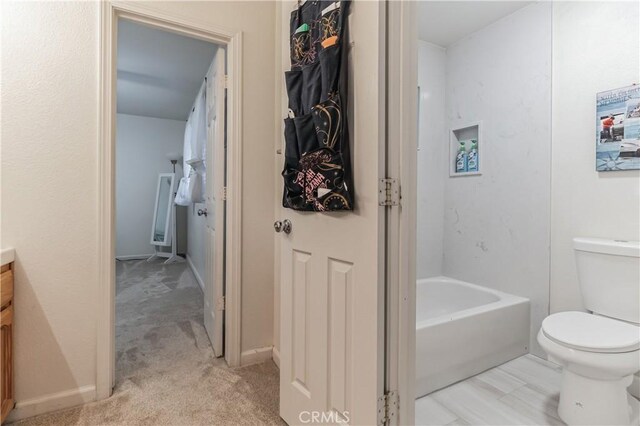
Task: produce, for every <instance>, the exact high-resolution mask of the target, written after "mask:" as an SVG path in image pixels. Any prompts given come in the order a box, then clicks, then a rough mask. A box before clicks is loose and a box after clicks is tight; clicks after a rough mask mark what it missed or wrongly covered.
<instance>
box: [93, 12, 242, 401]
mask: <svg viewBox="0 0 640 426" xmlns="http://www.w3.org/2000/svg"><path fill="white" fill-rule="evenodd" d="M102 23H103V31H102V34H101V36H102V40H101V41H102V52H103V61H102V76H101V81H102V101H103V102H102V113H101V121H102V126H101V131H102V141H103V144H102V151H101V172H100V178H101V182H100V201H101V209H100V211H101V220H100V234H101V236H102V240H101V245H100V249H101V272H102V274H101V277H102V282H101V290H100V299H99V300H100V303H99V305H98V306H99V308H100V314H101V315H100V316H101V321H100V322H99V327H98V330H99V332H98V342H97V343H98V359H97V364H98V384H97V394H98V398H100V399H102V398H106V397H108V396H109V395H110V394H111V392H112V389H113V386H114V385H115V384H116V346H117V345H116V341H117V339H116V327H115V325H116V322H117V321H118V317H117V316H116V309H115V304H116V299H117V297H116V267H115V264H114V259H115V258H116V256H117V254H118V251H119V250H121V247H119V246H118V244H117V243H119V242H120V241H119V239H117V238H116V234H120V235H128V233H127V232H117V231H119V230H118V229H117V223H118V221H117V220H116V212H117V209H119V208H120V206H118V204H119V203H120V202H119V201H118V200H117V197H116V194H117V188H118V184H117V180H116V176H117V174H116V173H117V172H118V171H119V169H120V165H119V164H118V167H117V168H116V162H117V158H118V157H119V156H118V154H119V153H118V149H117V138H116V136H117V137H118V138H119V137H120V136H122V135H123V134H124V133H126V132H122V131H121V129H120V124H121V123H118V131H117V132H116V121H117V119H118V118H119V117H118V116H117V115H116V111H117V110H116V105H117V106H118V110H119V109H120V107H121V106H122V105H120V100H121V99H123V98H125V100H126V97H125V96H124V95H122V92H121V90H120V87H118V90H117V96H116V87H117V86H118V85H117V84H116V82H117V81H118V80H120V78H121V77H123V78H124V79H125V80H128V83H130V84H131V83H133V84H134V85H135V84H138V85H143V86H144V85H146V86H147V87H146V89H147V93H149V86H153V85H154V84H155V85H159V86H165V87H164V88H165V92H166V91H169V92H170V91H172V90H171V89H173V92H176V91H180V90H179V89H184V88H185V87H186V86H184V87H183V86H180V87H177V86H174V87H169V90H166V89H167V87H166V86H171V84H172V83H173V84H174V85H175V84H179V83H176V82H175V81H173V80H172V79H171V78H168V79H167V78H166V76H165V77H164V78H165V81H163V77H162V76H153V75H152V76H151V77H149V76H145V75H144V73H136V72H135V71H127V70H123V69H120V68H118V60H117V59H120V58H119V53H120V52H119V50H118V49H119V47H118V42H119V41H120V40H119V38H118V32H122V33H123V34H126V31H128V30H131V26H132V25H136V26H137V27H138V28H135V29H134V30H135V31H143V32H146V34H147V35H148V34H149V32H154V31H155V32H159V33H163V34H164V36H165V37H169V38H171V37H173V38H174V39H176V38H180V39H185V41H192V42H193V46H201V47H202V46H205V45H209V46H212V47H214V46H216V47H215V49H214V52H213V53H212V61H210V62H209V63H210V64H211V66H209V64H206V65H207V66H206V67H205V68H204V72H203V75H202V81H201V86H200V87H198V88H197V89H198V91H197V95H195V96H194V99H193V106H192V107H191V112H189V106H188V107H187V112H188V113H189V114H193V113H194V108H195V106H197V104H198V100H199V99H200V101H201V103H202V105H201V110H202V111H201V112H202V114H203V117H206V119H205V120H206V124H205V127H204V133H205V135H204V137H203V140H205V141H206V142H205V143H204V146H203V147H202V149H203V154H204V153H206V155H201V156H200V158H199V160H200V164H198V162H194V161H185V162H182V160H183V159H184V157H187V156H188V155H187V156H185V155H184V150H183V149H182V147H183V145H182V141H183V140H184V137H181V138H179V139H180V140H179V141H178V142H179V144H178V146H177V149H176V150H171V151H168V152H162V154H161V155H163V156H164V157H165V163H166V166H165V167H166V169H164V170H162V171H163V172H167V173H166V174H163V175H158V174H156V176H155V178H157V179H158V182H160V183H159V184H158V186H157V188H162V187H163V184H164V183H166V184H167V185H169V186H170V187H171V190H170V192H171V193H172V194H171V195H170V197H168V198H169V199H172V200H174V199H175V198H174V197H175V194H176V193H178V192H180V193H184V190H185V189H186V190H188V191H191V190H193V189H194V187H192V186H186V187H185V188H180V181H179V179H178V178H181V177H182V176H180V175H181V174H183V173H182V172H183V171H186V172H188V173H189V174H192V173H193V172H194V171H197V170H206V169H207V168H208V169H209V170H210V171H211V170H213V173H210V174H209V176H206V175H205V176H202V180H201V181H200V183H201V188H200V189H201V192H202V194H201V196H200V197H199V198H198V199H197V202H198V204H196V203H194V202H190V203H187V204H188V205H187V206H186V207H185V208H184V209H183V210H186V211H183V212H180V211H179V209H178V208H175V209H173V211H175V213H172V211H171V209H172V207H170V208H169V210H168V213H167V215H166V216H165V215H163V214H158V213H157V212H159V211H161V210H162V209H160V208H159V207H158V206H157V204H158V203H159V202H160V201H163V200H164V199H165V198H167V197H162V196H161V195H160V191H158V192H157V194H154V196H155V198H156V203H155V205H156V209H154V211H155V212H156V213H155V214H154V218H155V221H154V222H153V228H152V229H153V231H152V233H151V234H152V235H151V240H150V243H151V244H150V246H154V248H152V250H154V252H153V253H154V254H160V258H158V257H157V256H156V257H154V258H153V259H151V262H146V259H137V260H135V259H127V258H126V256H134V255H131V254H129V255H127V254H124V255H122V256H121V257H120V262H130V261H133V262H137V264H134V265H130V266H132V267H131V268H128V270H127V269H126V268H120V269H119V270H118V271H117V272H118V276H119V277H120V278H123V280H122V282H123V283H124V282H126V278H127V277H126V275H127V273H129V276H130V273H131V272H132V270H135V269H136V267H139V268H138V269H139V271H138V272H143V271H144V269H145V268H149V267H150V266H152V265H153V263H154V262H155V263H156V264H157V266H159V267H160V272H158V271H156V272H155V273H153V274H150V273H148V271H147V273H146V276H147V277H149V276H151V275H155V276H156V280H155V281H156V283H159V284H160V285H156V286H147V288H146V289H145V288H144V284H143V285H142V286H139V287H140V288H138V290H140V291H141V292H142V294H144V295H145V297H146V298H147V303H149V304H150V299H152V298H153V293H154V292H156V293H157V292H158V291H160V292H161V293H162V292H163V291H164V292H170V291H168V290H171V287H173V288H174V289H178V288H180V289H188V290H187V291H185V292H182V293H190V294H191V295H192V296H193V295H194V294H197V293H196V291H200V289H198V286H199V284H202V290H203V292H202V293H201V294H202V299H200V300H202V303H200V304H199V303H198V302H194V300H198V299H197V298H195V299H193V298H191V299H189V300H190V301H189V303H184V307H185V309H187V310H189V309H190V308H189V307H190V306H195V305H199V306H200V309H202V315H199V314H198V311H197V310H196V309H195V308H194V309H192V310H193V311H195V314H194V313H193V312H190V314H191V317H190V318H189V319H184V318H179V319H177V320H176V322H175V324H174V325H175V327H174V329H175V330H177V329H181V330H182V331H181V333H182V334H185V335H188V336H189V338H190V339H191V340H193V341H194V342H195V346H197V347H198V346H200V343H202V336H205V337H206V339H204V342H205V343H206V344H207V345H208V344H209V343H208V341H209V340H210V341H211V345H212V346H213V348H214V351H215V356H216V357H219V356H221V355H223V353H224V361H223V363H224V362H226V364H227V365H229V366H237V365H239V359H240V344H239V342H240V336H239V327H240V321H239V315H240V300H239V290H240V289H239V287H240V273H239V272H240V259H239V251H238V250H237V248H238V247H239V241H240V232H239V231H240V199H241V197H240V190H241V188H240V176H241V163H240V146H239V140H240V139H239V133H240V132H239V129H240V126H239V124H240V122H241V121H240V108H238V99H239V98H240V96H239V92H240V84H239V79H234V78H233V77H234V76H235V75H241V70H240V59H239V58H240V51H241V37H240V34H238V33H229V32H227V31H220V30H217V29H215V28H208V27H205V26H202V25H200V24H196V23H192V22H187V21H184V20H180V19H175V18H171V19H168V18H166V17H164V16H162V15H161V13H159V12H155V11H152V10H150V9H148V8H143V7H139V6H137V5H126V6H123V5H117V6H116V5H113V4H109V3H105V4H104V6H103V9H102ZM127 26H129V27H130V28H129V29H127ZM121 35H122V34H121ZM136 40H137V41H141V40H144V36H140V34H139V36H137V37H136ZM193 46H192V47H193ZM166 47H167V44H166V43H164V44H163V45H162V46H161V47H160V50H161V51H164V50H166ZM180 51H181V52H183V53H184V52H185V50H184V49H180ZM146 52H147V53H150V52H151V51H150V50H149V49H147V50H146ZM181 64H182V66H184V63H183V62H180V61H178V64H177V67H180V66H181ZM147 65H148V66H150V67H151V68H153V66H154V64H153V63H149V64H147ZM225 69H226V71H225ZM205 74H206V75H205ZM205 77H206V78H205ZM167 82H170V83H167ZM165 83H167V84H165ZM182 84H184V82H183V83H182ZM207 92H209V95H210V96H208V102H207V100H205V99H206V98H207V97H206V95H207ZM164 94H165V95H166V93H164ZM211 94H217V95H216V96H211ZM174 95H175V93H174ZM116 98H117V101H116ZM141 99H143V97H142V96H134V102H133V106H132V105H129V106H131V107H132V108H133V107H135V106H136V102H135V101H136V100H137V101H140V100H141ZM151 104H152V105H153V107H156V108H157V107H160V106H161V102H159V101H157V99H156V102H153V101H152V102H151ZM174 104H176V102H172V103H171V105H174ZM137 106H138V107H140V105H137ZM226 111H229V112H228V114H226V115H225V112H226ZM145 118H149V117H145ZM156 118H157V117H156ZM129 121H146V120H144V119H142V120H140V117H137V118H135V119H133V120H129ZM182 126H183V129H184V122H183V123H182ZM174 127H175V126H174ZM174 130H175V129H174ZM160 133H163V132H160ZM174 133H175V132H174ZM133 134H135V132H133ZM157 136H158V137H157V138H155V139H156V140H157V139H159V138H160V137H161V136H166V134H163V135H157ZM183 136H184V134H183ZM173 139H174V142H175V139H176V138H175V137H174V138H173ZM214 142H215V143H214ZM207 145H208V146H207ZM226 146H228V147H229V149H228V150H227V149H225V148H226ZM164 151H167V150H166V149H165V150H164ZM134 157H135V156H134ZM176 157H183V158H176ZM194 157H197V156H189V158H188V159H187V160H193V158H194ZM178 162H180V163H181V164H177V163H178ZM176 164H177V167H176ZM137 165H138V166H139V165H140V159H139V158H138V164H137ZM174 167H175V172H174ZM181 169H183V170H181ZM159 172H160V170H158V171H157V172H156V173H159ZM138 173H139V174H141V171H140V170H138ZM184 174H185V175H187V173H184ZM163 176H165V180H163ZM207 182H208V183H207ZM114 183H116V184H115V185H114ZM183 186H184V185H183ZM125 187H126V184H125ZM155 189H156V188H154V191H155ZM178 198H179V197H178ZM123 203H124V202H123ZM170 204H173V203H172V202H171V203H170ZM143 207H144V206H142V205H141V206H140V209H142V208H143ZM147 209H148V207H147ZM182 215H189V216H190V218H191V217H192V218H193V223H194V224H195V223H197V222H196V221H197V220H200V223H201V224H203V225H204V231H203V232H201V233H198V232H195V233H194V235H196V234H197V235H203V234H204V238H203V240H204V241H203V246H204V248H202V247H201V248H200V249H197V248H195V247H194V248H193V249H192V250H191V252H192V253H193V256H185V257H184V258H182V257H180V256H178V258H176V257H172V255H169V258H170V259H169V260H171V262H170V264H165V263H163V262H165V259H164V257H166V256H165V255H163V253H166V252H169V253H171V252H173V253H174V254H179V253H180V252H181V244H182V251H183V254H188V253H189V248H188V243H189V242H188V239H187V241H186V242H185V241H184V238H183V237H181V236H180V232H179V231H180V230H181V226H182V234H183V235H184V234H188V233H189V232H188V229H187V228H188V225H187V226H185V225H184V223H182V224H181V221H184V218H183V217H182ZM158 218H160V219H161V218H165V219H166V220H167V222H166V223H167V226H166V227H165V228H164V229H165V230H167V231H166V233H167V234H172V236H173V238H170V237H171V235H167V238H161V240H160V242H158V241H154V238H155V237H156V236H157V235H156V231H157V230H158V229H160V228H162V227H160V228H159V227H157V226H156V223H155V222H157V221H158V220H159V219H158ZM173 219H175V220H173ZM187 222H188V221H187ZM174 224H175V225H174ZM151 226H152V225H151V223H148V224H146V225H145V226H144V227H143V228H146V229H150V228H151ZM216 231H217V232H216ZM161 237H162V236H161ZM193 240H194V238H192V241H191V242H192V243H197V241H193ZM170 241H172V242H173V244H172V243H171V242H170ZM143 254H144V253H143ZM199 255H201V257H200V258H199V259H196V256H199ZM134 257H135V256H134ZM138 257H140V256H138ZM160 265H161V266H160ZM163 268H164V269H163ZM192 271H196V273H192ZM198 271H200V272H198ZM143 275H144V272H143ZM134 281H135V280H134ZM138 281H139V280H138ZM119 284H120V283H119ZM147 284H149V283H147ZM167 289H168V290H167ZM119 290H120V289H119ZM132 292H133V291H132ZM133 293H135V292H133ZM168 300H169V301H170V299H168ZM177 303H180V302H177ZM168 304H169V305H171V303H170V302H169V303H168ZM131 308H132V309H131V310H132V311H133V312H136V313H137V314H138V317H140V315H139V314H140V307H138V308H137V309H136V308H135V304H131ZM150 311H151V312H152V316H153V315H154V313H153V312H155V311H154V310H153V309H151V310H150ZM156 313H157V312H156ZM191 320H193V321H191ZM198 323H199V324H200V325H202V327H198V326H196V327H194V324H198ZM187 325H189V327H187ZM176 327H177V328H176ZM204 330H206V332H204ZM156 331H157V330H156ZM198 335H200V337H198ZM141 337H142V340H141V341H143V342H145V345H147V346H148V347H149V348H152V347H153V345H154V342H155V345H156V346H159V342H158V339H159V338H160V337H161V336H160V335H158V333H155V334H154V331H153V330H147V332H146V333H144V334H143V335H142V336H141ZM160 346H161V345H160ZM223 347H224V349H223ZM129 349H131V348H129ZM138 351H139V348H138ZM118 356H119V357H120V358H119V359H121V360H122V358H123V357H124V359H125V360H126V359H130V360H131V359H133V360H134V361H137V359H138V355H137V352H136V351H135V350H132V351H131V352H130V353H129V354H126V351H121V352H120V353H119V354H118ZM212 356H213V354H212ZM127 357H128V358H127ZM178 359H179V357H178ZM145 362H146V361H145Z"/></svg>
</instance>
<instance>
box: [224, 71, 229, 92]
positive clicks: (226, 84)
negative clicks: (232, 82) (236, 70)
mask: <svg viewBox="0 0 640 426" xmlns="http://www.w3.org/2000/svg"><path fill="white" fill-rule="evenodd" d="M224 88H225V89H228V88H229V76H228V75H227V74H225V75H224Z"/></svg>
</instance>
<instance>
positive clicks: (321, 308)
mask: <svg viewBox="0 0 640 426" xmlns="http://www.w3.org/2000/svg"><path fill="white" fill-rule="evenodd" d="M282 9H283V11H282V28H283V33H282V46H281V48H282V55H284V59H283V61H282V62H283V71H285V70H288V69H289V67H288V64H289V61H288V58H289V46H288V41H289V35H288V27H289V24H288V23H289V13H290V12H291V11H292V10H294V9H295V2H291V1H288V2H286V3H284V4H283V6H282ZM349 25H350V28H349V34H350V40H348V41H349V42H350V43H349V44H348V45H345V48H347V49H349V61H350V64H349V90H350V93H349V110H348V115H349V120H350V123H349V124H350V128H351V132H350V136H351V141H352V142H351V146H352V151H351V152H352V158H353V177H354V179H353V180H354V182H355V191H354V193H355V203H354V204H355V208H356V210H355V211H353V212H330V213H309V212H296V211H293V210H290V209H284V208H283V209H281V211H280V216H281V217H280V218H278V219H280V220H283V219H285V218H286V219H290V220H291V223H292V232H291V233H290V234H288V235H287V234H285V233H280V234H279V235H277V237H276V238H279V239H280V247H281V253H280V259H281V265H280V267H281V270H280V274H281V289H280V290H281V291H280V297H281V300H280V303H281V317H280V415H281V416H282V418H283V419H284V420H285V421H286V422H287V423H289V424H301V423H304V422H305V421H306V420H308V418H309V416H310V415H312V414H307V413H311V412H314V411H315V412H319V413H321V414H323V415H324V416H325V417H324V420H325V421H326V422H329V423H338V422H345V421H346V422H348V423H350V424H375V423H376V422H377V404H378V402H377V401H378V397H379V396H381V395H382V394H383V386H384V268H383V260H384V257H383V256H384V234H383V231H384V228H383V226H384V209H383V208H382V207H379V206H378V180H379V178H380V177H382V172H383V164H384V157H383V156H384V149H383V147H384V109H383V108H384V51H383V47H384V44H383V42H384V3H378V2H368V1H354V2H353V3H352V5H351V12H350V17H349ZM282 111H283V117H284V116H285V114H286V111H287V109H286V104H285V105H283V108H282ZM337 416H339V417H337Z"/></svg>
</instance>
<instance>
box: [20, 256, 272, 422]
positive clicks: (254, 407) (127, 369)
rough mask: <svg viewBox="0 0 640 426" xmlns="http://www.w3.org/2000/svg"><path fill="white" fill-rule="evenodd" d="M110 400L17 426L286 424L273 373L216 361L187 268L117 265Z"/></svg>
mask: <svg viewBox="0 0 640 426" xmlns="http://www.w3.org/2000/svg"><path fill="white" fill-rule="evenodd" d="M116 272H117V290H116V371H117V375H116V376H117V377H116V387H115V390H114V392H113V396H112V397H111V398H109V399H107V400H104V401H99V402H95V403H91V404H87V405H83V406H81V407H76V408H71V409H67V410H63V411H59V412H56V413H51V414H46V415H42V416H39V417H34V418H31V419H26V420H23V421H20V422H18V423H17V424H19V425H34V426H35V425H242V424H246V425H255V424H283V423H284V422H282V420H281V419H280V417H279V415H278V393H279V390H278V385H279V379H278V369H277V368H276V366H275V365H274V364H273V362H271V361H269V362H266V363H262V364H257V365H252V366H248V367H242V368H237V369H230V368H228V367H227V366H226V364H225V362H224V360H223V359H222V358H215V357H214V355H213V351H212V349H211V345H210V343H209V339H208V337H207V334H206V332H205V329H204V324H203V301H202V292H201V291H200V288H199V287H198V284H197V283H196V281H195V279H194V277H193V274H192V273H191V271H190V270H189V268H188V267H187V266H186V264H185V263H180V264H172V265H166V266H165V265H163V264H162V263H161V262H160V261H158V262H151V263H147V262H146V261H123V262H117V268H116Z"/></svg>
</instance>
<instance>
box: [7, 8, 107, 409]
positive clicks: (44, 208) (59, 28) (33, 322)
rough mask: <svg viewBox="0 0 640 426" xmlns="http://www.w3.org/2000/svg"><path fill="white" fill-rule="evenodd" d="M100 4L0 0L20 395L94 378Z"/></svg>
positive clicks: (75, 385) (60, 388)
mask: <svg viewBox="0 0 640 426" xmlns="http://www.w3.org/2000/svg"><path fill="white" fill-rule="evenodd" d="M98 7H99V5H98V3H94V2H74V3H71V2H59V3H53V2H51V3H31V2H11V3H5V4H4V5H3V6H2V14H1V15H2V18H1V19H2V59H3V60H2V126H1V128H2V130H1V131H2V134H1V135H2V246H3V247H14V248H15V249H16V267H17V270H16V277H15V334H14V339H15V351H14V359H15V372H16V373H15V391H16V400H17V401H18V403H20V402H22V401H24V400H26V399H29V398H34V397H39V396H43V395H47V394H51V393H55V392H60V391H63V390H69V389H76V388H78V387H82V386H90V385H93V384H95V374H96V372H95V362H96V354H95V347H96V329H95V312H96V309H95V296H96V289H97V283H98V277H97V274H98V270H97V260H98V259H97V250H98V245H97V229H98V228H97V226H98V224H97V220H98V215H97V212H98V205H97V192H96V190H97V172H96V170H97V158H96V153H97V140H98V139H97V138H98V128H97V120H98V102H97V88H98V61H97V49H98V30H97V28H98Z"/></svg>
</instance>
